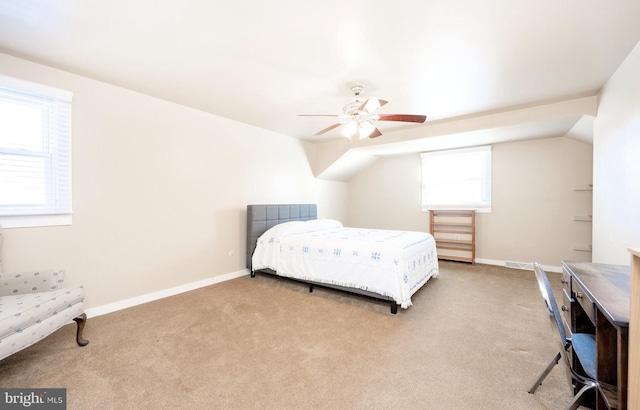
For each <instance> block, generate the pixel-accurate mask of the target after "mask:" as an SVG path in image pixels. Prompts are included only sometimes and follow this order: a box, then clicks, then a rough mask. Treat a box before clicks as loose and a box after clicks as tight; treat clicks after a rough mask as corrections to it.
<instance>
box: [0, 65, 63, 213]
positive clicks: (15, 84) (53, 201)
mask: <svg viewBox="0 0 640 410" xmlns="http://www.w3.org/2000/svg"><path fill="white" fill-rule="evenodd" d="M71 99H72V94H71V93H69V92H67V91H63V90H58V89H55V88H51V87H46V86H41V85H39V84H34V83H30V82H26V81H21V80H17V79H13V78H10V77H4V76H0V223H2V224H3V225H4V226H33V225H51V224H52V223H46V222H43V223H27V224H22V223H21V224H17V225H16V224H12V223H11V218H14V219H15V218H21V219H22V220H24V219H25V217H36V216H52V215H56V216H60V215H70V214H71ZM6 221H9V223H6ZM69 223H70V222H69Z"/></svg>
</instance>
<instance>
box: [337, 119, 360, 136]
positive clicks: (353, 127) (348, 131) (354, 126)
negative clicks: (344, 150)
mask: <svg viewBox="0 0 640 410" xmlns="http://www.w3.org/2000/svg"><path fill="white" fill-rule="evenodd" d="M340 134H342V135H343V136H345V137H346V138H347V139H348V140H349V141H351V138H353V136H354V135H357V134H358V123H357V122H355V121H349V122H348V123H347V124H346V125H345V126H344V128H343V129H342V131H340Z"/></svg>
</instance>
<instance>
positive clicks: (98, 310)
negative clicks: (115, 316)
mask: <svg viewBox="0 0 640 410" xmlns="http://www.w3.org/2000/svg"><path fill="white" fill-rule="evenodd" d="M248 274H249V270H248V269H243V270H239V271H237V272H231V273H227V274H224V275H220V276H214V277H212V278H207V279H203V280H200V281H197V282H192V283H187V284H184V285H180V286H176V287H174V288H170V289H165V290H160V291H158V292H153V293H148V294H146V295H141V296H136V297H133V298H129V299H125V300H121V301H119V302H114V303H109V304H107V305H102V306H98V307H95V308H91V309H87V310H86V311H85V313H86V314H87V317H89V318H91V317H96V316H101V315H106V314H107V313H112V312H116V311H118V310H122V309H126V308H129V307H133V306H137V305H141V304H143V303H148V302H152V301H154V300H159V299H163V298H166V297H169V296H174V295H178V294H180V293H184V292H188V291H190V290H195V289H199V288H204V287H205V286H210V285H214V284H216V283H221V282H225V281H228V280H231V279H236V278H239V277H241V276H245V275H248Z"/></svg>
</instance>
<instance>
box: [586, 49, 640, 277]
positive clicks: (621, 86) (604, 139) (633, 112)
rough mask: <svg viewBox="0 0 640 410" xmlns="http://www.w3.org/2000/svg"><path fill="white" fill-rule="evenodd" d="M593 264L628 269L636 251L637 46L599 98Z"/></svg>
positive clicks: (639, 207)
mask: <svg viewBox="0 0 640 410" xmlns="http://www.w3.org/2000/svg"><path fill="white" fill-rule="evenodd" d="M593 146H594V156H593V162H594V163H593V183H594V187H593V196H594V197H593V218H594V223H593V261H594V262H600V263H613V264H622V265H629V264H630V256H629V253H628V252H627V249H628V248H629V247H640V43H638V45H636V47H635V48H634V49H633V51H632V52H631V53H630V54H629V56H628V57H627V58H626V60H625V61H624V62H623V63H622V64H621V65H620V67H619V68H618V70H617V71H616V73H615V74H614V75H613V76H612V77H611V79H610V80H609V81H608V82H607V84H606V85H605V86H604V87H603V89H602V91H601V94H600V104H599V107H598V116H597V118H596V121H595V122H594V143H593Z"/></svg>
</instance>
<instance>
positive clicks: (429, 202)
mask: <svg viewBox="0 0 640 410" xmlns="http://www.w3.org/2000/svg"><path fill="white" fill-rule="evenodd" d="M421 157H422V210H423V211H427V210H431V209H436V210H437V209H439V210H443V209H475V210H478V211H479V212H490V211H491V147H490V146H483V147H474V148H465V149H456V150H447V151H435V152H426V153H422V154H421Z"/></svg>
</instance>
